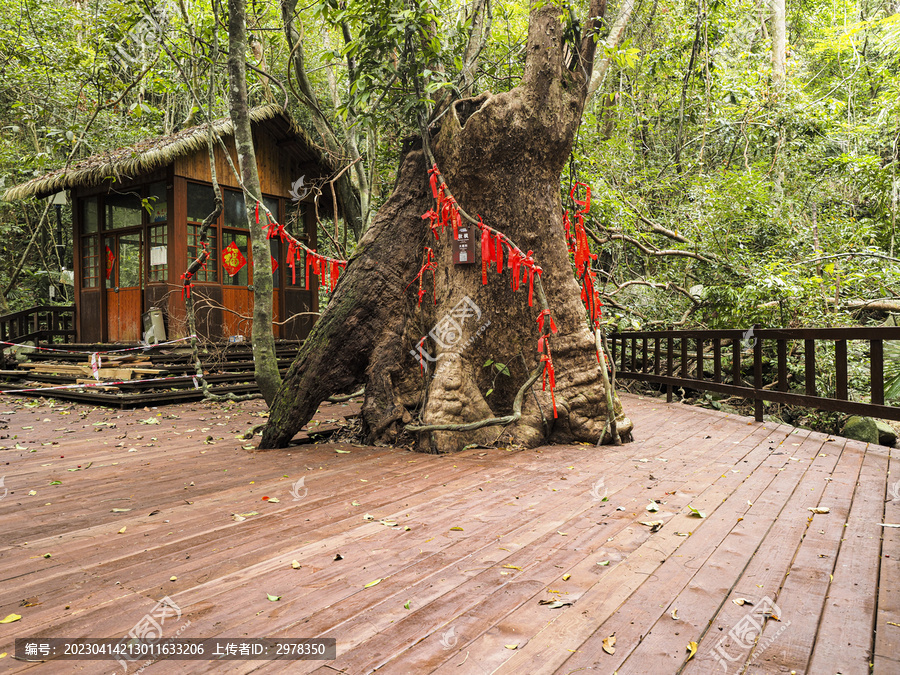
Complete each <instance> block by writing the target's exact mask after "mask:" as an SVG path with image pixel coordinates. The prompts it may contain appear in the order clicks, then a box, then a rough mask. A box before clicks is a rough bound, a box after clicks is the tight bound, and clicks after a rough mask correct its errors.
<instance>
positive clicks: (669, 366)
mask: <svg viewBox="0 0 900 675" xmlns="http://www.w3.org/2000/svg"><path fill="white" fill-rule="evenodd" d="M857 340H862V341H866V342H868V343H869V350H868V351H869V369H868V370H869V402H864V401H851V400H850V397H849V380H848V367H847V365H848V364H847V343H848V341H857ZM885 340H898V341H900V328H895V327H867V326H860V327H853V328H758V327H755V326H754V327H753V329H752V331H751V329H747V330H738V329H727V330H665V331H628V332H623V333H612V334H611V335H610V336H609V344H610V351H611V357H612V359H613V362H614V363H616V364H617V369H616V377H619V378H622V379H630V380H640V381H644V382H655V383H658V384H664V385H666V398H667V400H668V401H669V402H671V401H672V394H673V391H674V389H675V387H685V388H689V389H696V390H700V391H714V392H718V393H723V394H731V395H733V396H741V397H743V398H748V399H753V401H754V414H755V417H756V420H757V421H759V422H761V421H762V419H763V401H773V402H775V403H783V404H788V405H797V406H803V407H807V408H815V409H818V410H830V411H836V412H841V413H847V414H852V415H868V416H871V417H879V418H883V419H890V420H898V421H900V407H898V406H891V405H886V404H885V400H884V342H885ZM823 342H825V343H834V375H835V378H834V386H833V390H832V391H829V392H825V393H823V392H820V391H819V387H818V386H817V384H816V373H817V359H816V344H817V343H819V344H820V345H821V343H823ZM794 344H802V348H803V351H804V364H803V380H804V381H803V391H804V393H802V394H801V393H797V392H796V391H791V390H790V386H789V381H788V380H789V373H788V358H787V357H788V352H789V346H793V345H794ZM676 345H677V346H676ZM709 346H711V348H712V349H711V354H710V353H709V350H708V347H709ZM729 346H730V350H729V351H730V352H731V354H730V356H731V368H730V369H728V371H730V372H726V370H725V369H724V368H723V363H722V362H723V353H725V352H726V350H727V348H728V347H729ZM629 347H630V349H629ZM723 347H724V348H725V349H723ZM820 350H821V348H820ZM629 352H630V356H631V358H630V359H629V358H628V356H629ZM751 355H752V359H753V369H752V378H753V379H752V383H750V382H747V381H745V380H744V377H743V375H742V372H743V370H742V357H744V356H746V357H748V358H749V357H751ZM663 357H664V358H663ZM710 359H711V360H712V375H711V376H709V375H708V374H706V372H705V370H706V369H705V365H706V364H707V362H708V361H709V360H710ZM766 359H768V360H769V362H770V363H773V364H774V365H775V367H774V369H773V370H774V372H775V379H774V380H772V381H771V382H764V380H766V377H765V373H764V371H763V366H764V360H766ZM692 363H693V369H692ZM726 365H727V364H726ZM707 372H708V371H707Z"/></svg>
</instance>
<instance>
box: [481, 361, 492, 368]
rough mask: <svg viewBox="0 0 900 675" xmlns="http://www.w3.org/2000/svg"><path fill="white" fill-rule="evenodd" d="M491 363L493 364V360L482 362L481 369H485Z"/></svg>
mask: <svg viewBox="0 0 900 675" xmlns="http://www.w3.org/2000/svg"><path fill="white" fill-rule="evenodd" d="M493 363H494V359H488V360H487V361H485V362H484V365H483V366H482V368H487V367H488V366H490V365H493Z"/></svg>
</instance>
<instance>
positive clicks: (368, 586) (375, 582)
mask: <svg viewBox="0 0 900 675" xmlns="http://www.w3.org/2000/svg"><path fill="white" fill-rule="evenodd" d="M382 581H384V579H376V580H375V581H370V582H369V583H367V584H366V585H365V586H363V588H372V586H377V585H378V584H380V583H381V582H382Z"/></svg>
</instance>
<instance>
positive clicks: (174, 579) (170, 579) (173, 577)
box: [169, 574, 178, 581]
mask: <svg viewBox="0 0 900 675" xmlns="http://www.w3.org/2000/svg"><path fill="white" fill-rule="evenodd" d="M169 581H178V577H176V576H175V575H174V574H173V575H172V576H170V577H169Z"/></svg>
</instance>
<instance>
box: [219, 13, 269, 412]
mask: <svg viewBox="0 0 900 675" xmlns="http://www.w3.org/2000/svg"><path fill="white" fill-rule="evenodd" d="M245 15H246V2H245V0H228V80H229V88H228V104H229V111H230V113H231V120H232V122H233V123H234V145H235V148H236V149H237V156H238V164H239V166H240V171H241V181H242V182H243V184H244V203H245V205H246V209H245V211H246V212H247V224H248V225H249V227H250V241H251V248H252V249H253V328H252V332H251V339H252V341H253V362H254V371H255V375H256V383H257V384H258V385H259V390H260V392H261V393H262V395H263V398H264V399H265V401H266V403H268V404H270V405H271V403H272V402H273V401H274V400H275V394H276V393H277V392H278V387H279V386H280V385H281V374H280V373H279V372H278V359H277V356H276V353H275V335H274V333H273V332H272V254H271V253H270V252H269V241H268V240H267V239H266V230H265V228H264V225H265V220H264V219H261V218H257V217H256V214H258V213H259V211H260V209H259V206H258V202H259V201H261V200H262V190H261V189H260V185H259V173H258V172H257V167H256V150H255V149H254V147H253V132H252V130H251V128H250V106H249V103H248V101H247V72H246V65H245V63H244V58H245V55H246V53H247V28H246V19H245Z"/></svg>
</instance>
